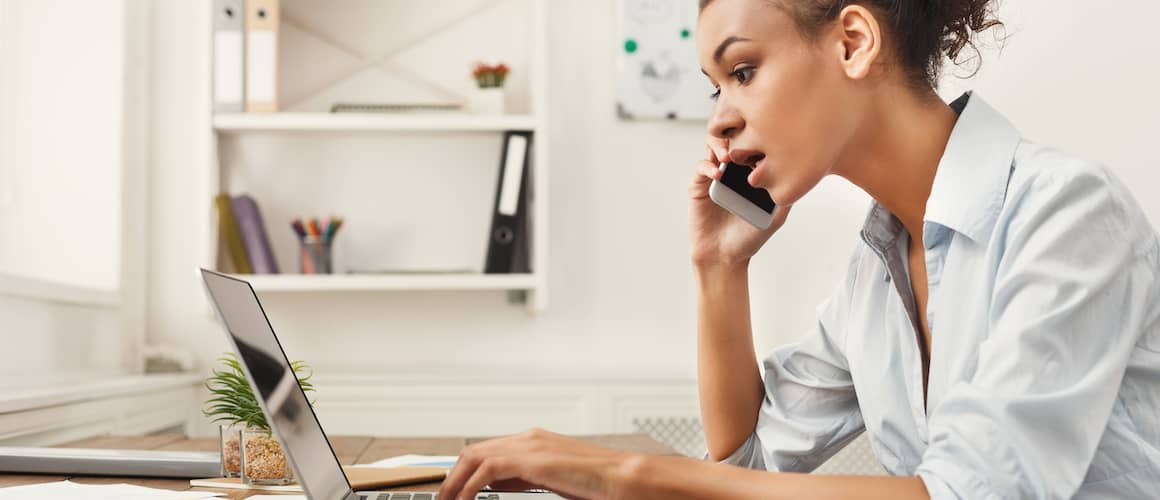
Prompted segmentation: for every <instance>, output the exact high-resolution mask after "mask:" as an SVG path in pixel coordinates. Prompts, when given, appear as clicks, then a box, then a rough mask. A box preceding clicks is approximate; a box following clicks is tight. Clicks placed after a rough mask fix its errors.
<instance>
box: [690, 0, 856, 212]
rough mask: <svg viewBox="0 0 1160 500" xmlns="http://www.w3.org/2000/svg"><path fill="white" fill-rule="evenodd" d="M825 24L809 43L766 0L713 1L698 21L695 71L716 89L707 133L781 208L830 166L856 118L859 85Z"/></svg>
mask: <svg viewBox="0 0 1160 500" xmlns="http://www.w3.org/2000/svg"><path fill="white" fill-rule="evenodd" d="M828 30H829V28H823V29H822V31H821V32H819V35H818V37H817V39H816V40H814V41H810V40H806V39H805V38H803V37H802V36H801V35H800V34H799V31H797V29H796V27H795V25H794V20H793V18H792V17H791V16H790V14H789V13H788V12H786V11H785V10H783V9H782V8H780V7H777V6H775V5H774V4H773V3H772V2H770V1H769V0H715V1H714V2H712V3H710V4H709V5H708V6H706V7H705V9H704V10H703V11H702V12H701V16H700V19H699V20H698V22H697V51H698V54H699V59H700V62H701V68H702V69H703V70H704V72H705V74H706V75H707V76H708V77H709V80H710V81H711V82H712V84H713V86H714V87H715V88H716V89H717V90H718V94H717V102H716V106H715V108H714V111H713V115H712V116H711V117H710V119H709V133H710V134H711V135H712V136H714V137H717V138H720V139H724V140H725V142H726V144H727V145H728V149H729V151H730V159H731V160H733V161H734V162H735V163H741V164H745V165H749V166H752V167H754V171H753V173H752V174H751V175H750V177H749V182H750V183H751V184H753V185H754V186H759V187H764V188H766V189H768V190H769V192H770V195H771V196H772V197H773V199H774V201H776V202H777V203H779V204H782V205H793V204H794V203H796V202H797V201H798V200H799V199H800V198H801V197H802V196H803V195H805V193H806V192H808V191H809V190H810V189H812V188H813V187H814V186H816V185H817V184H818V182H819V181H821V180H822V178H823V177H825V176H826V175H827V174H829V173H831V171H832V170H833V169H834V167H835V164H836V163H837V161H838V158H839V156H841V154H842V152H843V149H844V148H845V145H846V144H847V143H849V142H850V140H851V137H852V135H853V133H854V130H855V128H856V127H855V125H856V124H857V117H858V116H860V115H861V111H860V108H861V106H860V105H859V102H858V99H857V98H858V96H859V92H858V82H857V81H854V80H851V79H850V78H848V77H847V76H846V73H845V72H844V71H843V66H842V64H841V62H842V59H843V53H842V52H843V51H844V50H845V49H843V48H842V43H841V41H840V40H839V39H838V37H837V35H835V34H833V33H830V32H829V31H828Z"/></svg>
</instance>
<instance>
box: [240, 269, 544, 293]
mask: <svg viewBox="0 0 1160 500" xmlns="http://www.w3.org/2000/svg"><path fill="white" fill-rule="evenodd" d="M242 277H243V278H244V279H245V280H246V281H249V282H250V284H251V285H253V287H254V290H256V291H258V292H364V291H407V290H428V291H431V290H535V289H536V286H537V283H536V280H537V277H536V275H534V274H471V273H465V274H382V275H376V274H329V275H313V276H312V275H302V274H265V275H262V274H251V275H244V276H242Z"/></svg>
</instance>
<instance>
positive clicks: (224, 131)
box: [191, 0, 550, 313]
mask: <svg viewBox="0 0 1160 500" xmlns="http://www.w3.org/2000/svg"><path fill="white" fill-rule="evenodd" d="M505 3H506V4H513V3H518V4H520V5H521V6H522V8H524V9H527V20H528V22H529V23H528V24H529V26H528V27H527V28H528V29H527V35H528V36H529V39H528V40H527V46H526V47H527V49H526V50H527V59H528V62H529V63H530V67H528V68H515V69H516V70H517V71H519V70H520V69H524V70H525V71H526V78H527V81H526V87H525V89H526V94H527V95H526V106H524V107H525V108H526V109H524V110H518V112H517V113H513V114H503V115H479V114H470V113H467V112H412V113H397V114H386V113H384V114H372V113H329V112H326V111H325V110H321V109H309V110H302V109H293V108H292V109H289V110H283V111H280V112H276V113H218V114H215V113H213V112H212V111H208V110H211V109H212V96H210V95H209V94H208V93H209V88H208V87H209V86H208V85H207V88H206V93H205V94H204V101H203V104H204V107H205V109H207V115H206V116H207V119H206V121H207V123H208V124H209V129H210V133H209V134H207V135H206V136H205V137H206V140H205V141H204V144H205V147H206V149H205V150H204V151H205V153H206V155H205V163H206V164H207V165H208V166H209V167H208V168H207V171H206V175H205V183H204V189H203V190H202V193H201V194H202V196H200V198H199V199H203V200H205V203H206V205H207V206H210V205H211V204H210V201H211V200H212V198H213V196H214V195H216V194H217V193H219V192H222V191H230V187H231V186H230V185H229V182H228V179H227V175H226V173H225V170H226V169H228V168H229V167H230V166H229V165H228V164H226V163H228V162H227V161H226V160H225V159H224V158H223V154H222V150H221V148H222V142H223V140H226V139H235V138H237V137H243V136H247V135H260V136H269V135H272V134H273V135H278V134H318V135H325V136H330V137H342V136H343V134H359V135H365V134H381V135H382V137H392V136H394V135H395V134H400V133H401V134H413V133H424V134H427V135H428V136H438V137H444V136H445V137H447V140H448V141H449V144H453V143H454V141H455V138H456V137H463V136H464V134H467V135H470V136H478V135H479V134H488V135H490V134H494V138H495V141H496V143H497V144H498V143H499V142H500V141H501V139H502V134H503V132H505V131H527V132H532V133H533V140H532V149H531V152H530V154H531V156H530V160H531V169H532V175H531V184H530V185H529V186H528V188H529V189H530V191H531V197H532V199H534V202H533V203H529V214H528V215H529V217H530V220H529V226H528V227H529V228H530V229H531V241H529V245H530V248H529V250H530V254H531V262H530V265H531V272H530V273H525V274H508V275H498V274H482V273H479V272H472V273H456V274H420V273H406V272H404V273H398V274H332V275H301V274H279V275H244V276H242V277H243V278H244V279H246V280H247V281H249V282H250V283H251V284H252V285H253V286H254V288H255V290H256V291H258V292H259V293H261V294H263V295H266V294H271V293H277V294H285V293H322V294H325V293H331V292H376V291H391V292H406V291H423V292H438V291H441V290H442V291H464V290H477V291H506V292H508V298H509V301H511V302H515V303H522V304H523V306H524V307H526V308H527V310H528V311H529V312H530V313H535V312H539V311H542V310H544V309H545V308H546V307H547V303H548V301H547V282H548V274H547V268H548V224H547V221H548V206H549V197H548V184H549V170H550V169H549V163H548V126H547V124H548V119H547V106H548V98H547V84H548V68H547V57H548V55H547V46H548V44H547V41H548V32H547V22H548V19H547V11H546V10H547V7H548V6H547V4H548V2H546V1H544V0H490V4H491V5H502V4H505ZM297 4H299V5H306V4H307V3H306V2H297ZM350 4H351V5H355V6H359V5H362V6H366V5H369V4H368V3H367V2H352V3H350ZM328 5H329V4H328ZM343 5H344V3H343V2H338V3H337V4H335V7H334V8H343ZM390 5H404V4H390ZM286 6H287V2H286V1H285V0H284V1H283V9H285V8H286ZM509 6H510V5H509ZM374 8H379V9H381V8H382V7H381V6H379V7H374ZM401 8H418V7H416V6H410V5H407V6H404V7H401ZM489 8H490V7H489V5H488V2H481V3H480V5H479V6H476V7H473V8H472V9H471V12H470V13H468V14H467V15H465V16H461V17H460V18H458V19H456V20H453V21H451V23H450V24H456V23H461V22H462V21H463V20H464V19H467V18H469V17H470V16H474V15H478V14H480V13H484V14H486V11H487V10H488V9H489ZM428 10H430V9H428ZM211 14H212V13H211V12H210V11H209V8H207V9H205V14H204V17H203V18H202V19H201V21H202V22H201V25H202V29H201V30H200V32H201V33H203V34H204V36H205V37H206V38H205V40H204V42H205V43H204V44H203V46H204V47H209V46H210V45H211V44H210V37H211V36H212V34H211V30H212V28H211V25H212V23H211V20H212V17H211ZM283 22H284V24H283V27H284V28H285V22H286V18H285V17H284V18H283ZM297 22H300V21H297ZM323 41H324V42H325V41H327V40H325V39H324V40H323ZM330 41H333V39H332V40H330ZM407 43H408V44H415V43H416V41H415V40H411V41H408V42H407ZM463 50H470V47H463ZM280 57H281V56H280ZM380 59H381V58H380ZM367 61H369V59H367ZM212 62H213V61H212V51H210V50H208V49H207V50H206V52H205V57H204V58H203V63H202V66H203V69H204V74H205V75H206V81H207V82H208V81H210V80H209V78H210V75H211V74H212ZM380 62H385V60H378V59H376V62H375V63H374V64H378V63H380ZM468 70H469V68H467V67H465V68H463V71H465V72H466V71H468ZM280 78H285V76H284V75H282V76H280ZM336 134H337V135H336ZM498 162H499V158H498V155H497V157H496V158H494V159H493V158H481V159H480V160H479V166H480V168H486V169H489V171H490V170H492V169H495V168H497V166H498ZM479 189H484V190H487V192H488V193H487V194H488V195H489V196H491V195H492V194H493V193H494V189H495V186H494V184H488V185H484V186H479ZM234 194H236V193H234ZM257 201H258V203H259V205H262V203H263V200H262V199H258V200H257ZM489 208H490V207H489ZM262 210H263V217H264V218H266V219H267V220H266V225H267V229H268V230H269V229H270V226H272V225H277V224H279V223H280V222H281V221H271V220H269V215H268V213H267V211H266V207H265V206H262ZM420 213H422V211H417V212H416V214H420ZM206 214H207V218H206V220H205V222H204V223H203V224H201V227H200V234H202V235H203V237H202V240H203V241H204V242H205V245H204V247H203V258H202V259H201V262H202V265H203V266H205V267H208V268H214V267H216V263H217V262H218V249H219V247H218V241H217V225H216V222H215V221H214V213H213V210H212V209H210V210H207V211H206ZM344 215H345V214H344ZM348 219H349V217H348ZM489 220H490V215H489ZM483 229H484V233H483V234H486V230H487V229H488V228H483ZM344 232H346V227H344ZM343 236H347V237H351V236H350V234H345V235H343ZM479 244H480V245H481V246H485V244H486V242H485V241H480V243H479ZM280 264H282V267H283V271H284V272H285V271H287V270H288V269H287V268H288V267H289V266H287V264H291V263H290V262H280ZM290 270H292V268H290ZM342 272H343V270H342V269H336V273H342ZM191 274H193V275H196V274H197V273H191ZM199 287H200V284H199ZM207 307H208V305H207Z"/></svg>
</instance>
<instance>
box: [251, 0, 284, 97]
mask: <svg viewBox="0 0 1160 500" xmlns="http://www.w3.org/2000/svg"><path fill="white" fill-rule="evenodd" d="M280 17H281V14H280V6H279V0H246V111H258V112H274V111H278V23H279V19H280Z"/></svg>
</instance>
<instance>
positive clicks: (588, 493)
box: [439, 429, 635, 500]
mask: <svg viewBox="0 0 1160 500" xmlns="http://www.w3.org/2000/svg"><path fill="white" fill-rule="evenodd" d="M634 456H635V455H634V454H631V453H628V452H624V451H618V450H612V449H608V448H601V447H599V446H595V445H591V444H588V443H584V442H581V441H578V440H576V439H572V438H567V437H564V436H561V435H558V434H553V433H551V432H548V431H544V430H540V429H532V430H530V431H527V432H525V433H523V434H518V435H515V436H508V437H503V438H498V439H491V440H487V441H482V442H479V443H476V444H473V445H470V446H468V447H467V448H464V449H463V452H462V453H460V454H459V461H458V462H457V463H456V464H455V467H453V468H452V469H451V471H450V472H449V473H448V474H447V479H445V480H444V481H443V486H442V487H440V488H439V498H441V499H446V500H469V499H472V498H474V497H475V494H476V493H477V492H478V491H479V490H481V489H483V487H485V486H491V487H492V488H494V489H497V490H508V491H513V490H515V491H518V490H527V489H547V490H552V491H553V492H555V493H557V494H559V495H561V496H565V497H568V498H583V499H608V498H616V497H618V496H619V495H618V494H617V493H618V492H619V491H620V490H621V489H622V484H621V483H620V480H621V478H623V477H626V474H625V473H624V472H625V471H624V469H625V467H626V466H630V465H631V463H632V459H633V457H634Z"/></svg>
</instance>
